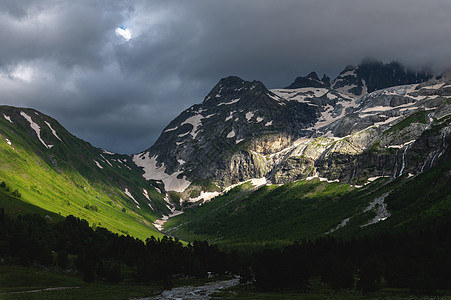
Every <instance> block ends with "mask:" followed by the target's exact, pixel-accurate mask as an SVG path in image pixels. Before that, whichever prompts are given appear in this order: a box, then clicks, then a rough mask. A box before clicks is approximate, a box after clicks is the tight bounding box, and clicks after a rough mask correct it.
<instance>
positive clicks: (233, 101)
mask: <svg viewBox="0 0 451 300" xmlns="http://www.w3.org/2000/svg"><path fill="white" fill-rule="evenodd" d="M238 101H240V98H238V99H233V100H232V101H230V102H223V103H219V104H218V105H216V106H221V105H231V104H234V103H237V102H238Z"/></svg>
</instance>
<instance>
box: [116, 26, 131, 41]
mask: <svg viewBox="0 0 451 300" xmlns="http://www.w3.org/2000/svg"><path fill="white" fill-rule="evenodd" d="M115 32H116V35H118V36H121V37H123V38H124V39H125V40H126V41H129V40H130V39H131V38H132V33H131V32H130V30H128V28H124V27H122V26H121V27H118V28H116V31H115Z"/></svg>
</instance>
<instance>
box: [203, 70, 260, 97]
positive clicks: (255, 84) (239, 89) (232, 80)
mask: <svg viewBox="0 0 451 300" xmlns="http://www.w3.org/2000/svg"><path fill="white" fill-rule="evenodd" d="M265 91H267V89H266V87H265V85H264V84H263V83H262V82H260V81H256V80H254V81H252V82H250V81H246V80H243V79H241V78H240V77H237V76H229V77H226V78H222V79H221V80H219V82H218V83H217V84H216V85H215V87H214V88H213V89H212V90H211V91H210V93H209V94H208V95H207V97H205V99H204V101H203V102H204V103H206V102H208V103H209V104H210V103H211V104H214V103H215V102H216V101H214V99H216V100H220V101H223V100H233V99H238V98H239V97H241V96H242V95H244V94H248V93H250V92H252V93H262V92H265Z"/></svg>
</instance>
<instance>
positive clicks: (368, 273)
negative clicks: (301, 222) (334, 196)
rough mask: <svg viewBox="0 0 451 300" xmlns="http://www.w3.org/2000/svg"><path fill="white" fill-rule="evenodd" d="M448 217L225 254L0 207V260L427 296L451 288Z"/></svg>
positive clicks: (94, 273) (144, 278) (87, 271)
mask: <svg viewBox="0 0 451 300" xmlns="http://www.w3.org/2000/svg"><path fill="white" fill-rule="evenodd" d="M450 225H451V219H450V218H448V217H442V218H437V219H435V220H434V224H433V225H430V226H417V227H416V228H412V227H410V228H411V230H410V231H405V232H398V233H389V232H387V233H382V234H374V235H373V236H371V237H365V238H359V239H351V240H341V239H338V238H332V237H326V238H322V239H318V240H315V241H301V242H298V243H294V244H292V245H290V246H286V247H284V248H279V249H265V250H260V251H253V252H252V253H241V254H238V252H225V251H222V250H220V249H218V248H217V246H215V245H210V244H208V243H207V242H194V243H190V244H188V245H186V246H183V245H182V243H180V242H179V241H178V240H176V239H173V238H170V237H163V238H162V239H155V238H154V237H151V238H148V239H147V240H146V241H145V242H144V241H141V240H139V239H135V238H133V237H130V236H124V235H118V234H114V233H112V232H109V231H108V230H106V229H104V228H100V227H97V228H96V229H93V228H91V227H90V226H89V224H88V223H87V222H86V221H85V220H81V219H79V218H76V217H73V216H68V217H66V219H65V220H63V221H61V222H58V223H49V222H47V220H46V219H45V218H43V217H41V216H39V215H24V216H18V217H16V218H11V217H9V216H8V215H7V214H5V212H4V210H3V209H0V257H1V258H2V261H3V262H5V263H11V264H18V265H23V266H33V265H42V266H54V267H57V268H61V269H65V270H66V269H76V270H77V271H78V273H79V274H80V276H82V277H83V279H84V280H85V281H87V282H92V281H94V280H96V279H101V280H106V281H110V282H121V281H123V280H127V281H128V282H138V283H149V282H160V283H162V284H163V285H164V286H165V287H170V286H171V285H172V280H174V279H175V278H180V277H196V278H205V277H207V275H208V274H212V275H222V274H226V273H228V274H239V275H240V276H241V282H242V283H253V284H254V285H255V286H256V287H257V289H259V290H261V291H283V290H294V291H298V292H305V291H309V290H310V289H311V286H310V283H311V282H313V281H312V280H313V279H314V280H318V279H319V280H321V281H322V282H323V283H325V284H327V285H328V286H330V287H331V288H332V289H334V290H335V291H339V290H341V289H357V290H361V291H362V292H363V293H364V294H366V293H369V292H376V291H378V290H379V289H381V288H382V287H395V288H409V289H410V290H411V291H412V292H416V293H417V292H419V293H426V294H430V293H433V292H434V291H436V290H438V289H451V235H450V234H449V229H450V228H451V226H450Z"/></svg>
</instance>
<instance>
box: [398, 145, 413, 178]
mask: <svg viewBox="0 0 451 300" xmlns="http://www.w3.org/2000/svg"><path fill="white" fill-rule="evenodd" d="M410 145H412V143H410V144H408V145H407V146H406V148H404V151H403V152H402V165H401V170H400V171H399V175H398V176H401V175H402V172H403V171H404V168H405V167H406V152H407V149H409V147H410Z"/></svg>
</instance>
